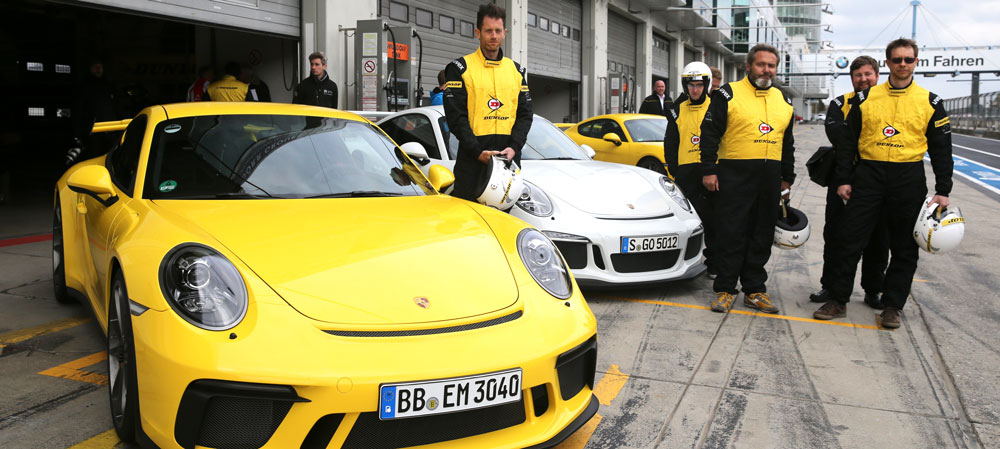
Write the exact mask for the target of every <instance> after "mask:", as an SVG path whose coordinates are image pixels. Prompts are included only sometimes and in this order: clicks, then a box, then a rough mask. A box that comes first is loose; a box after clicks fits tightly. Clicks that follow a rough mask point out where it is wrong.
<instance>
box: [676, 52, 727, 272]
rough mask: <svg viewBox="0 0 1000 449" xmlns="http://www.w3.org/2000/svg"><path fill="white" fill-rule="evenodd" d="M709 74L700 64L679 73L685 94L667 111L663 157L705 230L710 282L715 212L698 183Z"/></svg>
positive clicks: (705, 67)
mask: <svg viewBox="0 0 1000 449" xmlns="http://www.w3.org/2000/svg"><path fill="white" fill-rule="evenodd" d="M711 78H712V71H711V69H710V68H709V67H708V66H707V65H705V63H703V62H692V63H690V64H688V65H686V66H684V70H682V71H681V86H682V87H683V89H684V92H683V93H681V95H680V96H679V97H677V101H675V102H674V103H673V105H674V106H673V107H672V108H670V109H668V110H667V132H666V135H665V136H664V138H663V156H664V160H666V161H667V171H668V173H669V174H670V177H671V178H673V180H674V182H675V183H677V185H678V186H680V188H681V191H683V192H684V194H685V195H687V197H688V199H689V200H691V204H692V205H694V209H695V211H697V212H698V216H699V217H701V222H702V225H703V226H704V228H705V233H704V234H703V235H704V237H705V252H704V254H705V265H706V266H707V268H708V270H707V271H708V277H709V279H715V277H716V271H715V266H714V265H713V264H712V246H713V245H712V237H714V235H715V213H714V212H713V210H712V196H711V193H710V192H709V191H708V190H706V189H705V186H704V184H702V182H701V178H702V169H701V121H702V120H703V119H704V118H705V112H706V111H708V105H709V104H710V103H711V100H709V98H708V92H707V90H708V87H709V85H710V84H709V83H710V82H711Z"/></svg>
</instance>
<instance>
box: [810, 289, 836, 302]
mask: <svg viewBox="0 0 1000 449" xmlns="http://www.w3.org/2000/svg"><path fill="white" fill-rule="evenodd" d="M831 299H833V298H831V297H830V291H829V290H827V289H825V288H821V289H820V290H819V291H818V292H816V293H813V294H811V295H809V300H810V301H812V302H827V301H829V300H831Z"/></svg>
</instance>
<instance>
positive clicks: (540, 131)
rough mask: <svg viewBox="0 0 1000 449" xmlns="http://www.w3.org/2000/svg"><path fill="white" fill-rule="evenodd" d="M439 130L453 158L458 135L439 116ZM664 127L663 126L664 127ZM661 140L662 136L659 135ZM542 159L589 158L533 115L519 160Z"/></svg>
mask: <svg viewBox="0 0 1000 449" xmlns="http://www.w3.org/2000/svg"><path fill="white" fill-rule="evenodd" d="M440 120H441V130H442V131H443V132H444V133H445V139H444V140H445V142H448V153H449V154H450V155H451V158H452V159H455V156H456V153H457V149H458V137H456V136H455V134H454V133H450V132H448V131H447V129H448V123H447V122H446V121H445V118H444V117H441V119H440ZM664 129H665V128H664ZM661 140H662V137H661ZM542 159H584V160H586V159H590V158H589V157H587V153H585V152H584V151H583V149H582V148H580V146H579V145H577V144H576V142H573V139H570V138H569V136H567V135H566V133H564V132H562V131H560V130H559V128H556V126H555V125H553V124H552V122H550V121H548V120H545V119H544V118H541V117H538V116H535V119H534V121H533V122H531V130H530V131H528V141H527V142H525V143H524V148H522V149H521V160H542Z"/></svg>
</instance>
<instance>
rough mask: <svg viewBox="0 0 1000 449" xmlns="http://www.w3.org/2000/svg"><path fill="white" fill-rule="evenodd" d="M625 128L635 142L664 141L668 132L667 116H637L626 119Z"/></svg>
mask: <svg viewBox="0 0 1000 449" xmlns="http://www.w3.org/2000/svg"><path fill="white" fill-rule="evenodd" d="M625 129H627V130H628V134H629V135H630V136H632V140H633V141H635V142H663V135H664V134H666V133H667V119H666V118H637V119H632V120H626V121H625Z"/></svg>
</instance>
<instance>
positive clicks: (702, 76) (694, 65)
mask: <svg viewBox="0 0 1000 449" xmlns="http://www.w3.org/2000/svg"><path fill="white" fill-rule="evenodd" d="M688 81H704V82H705V88H706V89H707V88H710V87H712V69H710V68H708V65H707V64H705V63H704V62H698V61H695V62H691V63H688V65H686V66H684V70H682V71H681V86H683V87H684V92H687V83H688Z"/></svg>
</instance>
